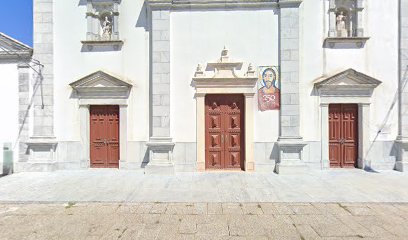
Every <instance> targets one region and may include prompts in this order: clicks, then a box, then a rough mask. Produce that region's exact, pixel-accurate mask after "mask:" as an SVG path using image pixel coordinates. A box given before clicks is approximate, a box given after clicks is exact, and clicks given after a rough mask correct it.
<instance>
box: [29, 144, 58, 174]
mask: <svg viewBox="0 0 408 240" xmlns="http://www.w3.org/2000/svg"><path fill="white" fill-rule="evenodd" d="M26 145H27V151H28V152H29V158H28V162H29V163H30V167H29V168H26V169H25V170H27V171H54V170H56V155H55V150H56V148H57V145H58V142H57V140H56V138H55V137H48V136H35V137H31V138H30V139H29V140H28V141H26Z"/></svg>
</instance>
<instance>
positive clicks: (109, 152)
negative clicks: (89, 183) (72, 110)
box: [90, 106, 119, 168]
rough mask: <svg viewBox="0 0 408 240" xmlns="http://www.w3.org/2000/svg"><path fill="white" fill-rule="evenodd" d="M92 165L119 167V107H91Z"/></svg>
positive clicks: (96, 166)
mask: <svg viewBox="0 0 408 240" xmlns="http://www.w3.org/2000/svg"><path fill="white" fill-rule="evenodd" d="M90 118H91V119H90V120H91V123H90V142H91V146H90V154H91V156H90V157H91V167H95V168H117V167H119V107H118V106H91V107H90Z"/></svg>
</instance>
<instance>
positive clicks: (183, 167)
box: [174, 164, 197, 172]
mask: <svg viewBox="0 0 408 240" xmlns="http://www.w3.org/2000/svg"><path fill="white" fill-rule="evenodd" d="M174 172H197V164H174Z"/></svg>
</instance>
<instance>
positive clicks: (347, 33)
mask: <svg viewBox="0 0 408 240" xmlns="http://www.w3.org/2000/svg"><path fill="white" fill-rule="evenodd" d="M364 5H365V2H364V0H329V9H328V14H329V32H328V38H327V39H326V40H325V45H326V47H331V48H333V47H335V46H336V45H337V44H342V45H344V44H345V43H347V44H351V45H349V46H350V47H353V46H355V47H357V48H361V47H363V46H364V45H365V42H366V41H367V40H368V39H369V38H367V37H365V36H364V14H363V10H364ZM354 44H355V45H354Z"/></svg>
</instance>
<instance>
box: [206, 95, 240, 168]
mask: <svg viewBox="0 0 408 240" xmlns="http://www.w3.org/2000/svg"><path fill="white" fill-rule="evenodd" d="M205 104H206V105H205V111H206V112H205V116H206V117H205V119H206V128H205V132H206V136H205V137H206V168H207V169H243V165H244V164H243V156H244V155H243V152H244V147H243V146H244V145H243V141H244V139H243V136H244V135H243V126H244V125H243V123H244V121H243V117H244V98H243V96H242V95H207V97H206V101H205Z"/></svg>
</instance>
